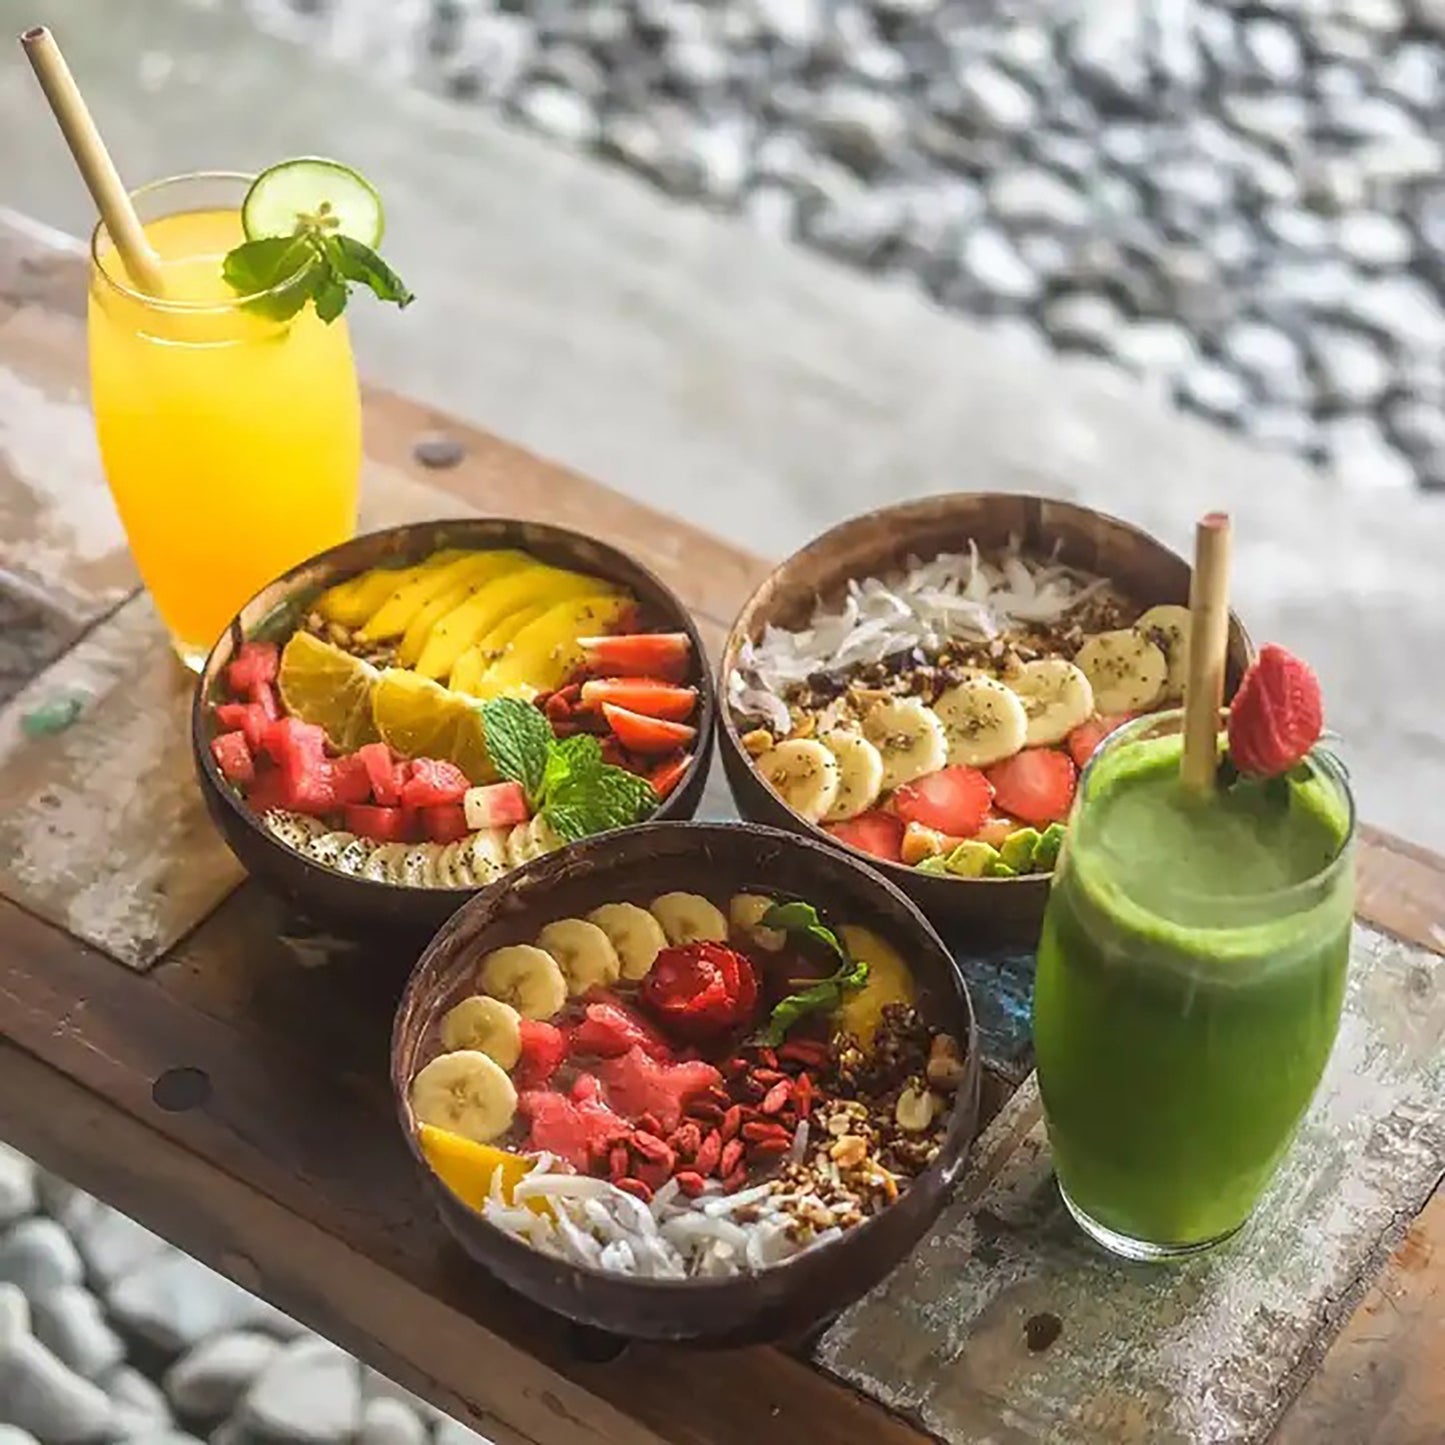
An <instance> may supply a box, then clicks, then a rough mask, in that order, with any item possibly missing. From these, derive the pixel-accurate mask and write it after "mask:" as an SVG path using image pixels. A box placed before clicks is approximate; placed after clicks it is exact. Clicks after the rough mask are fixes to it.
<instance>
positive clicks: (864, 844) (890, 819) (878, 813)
mask: <svg viewBox="0 0 1445 1445" xmlns="http://www.w3.org/2000/svg"><path fill="white" fill-rule="evenodd" d="M823 830H824V832H827V833H831V834H832V835H833V837H835V838H836V839H837V840H838V841H839V842H840V843H846V844H848V846H849V847H850V848H857V849H858V851H859V852H860V853H868V854H871V855H872V856H873V857H874V858H886V859H887V860H888V861H889V862H890V863H898V862H901V861H902V858H903V819H902V818H900V817H899V816H898V815H897V814H896V813H885V812H883V810H882V809H881V808H874V809H873V810H872V812H869V813H859V814H858V816H857V817H856V818H849V819H848V821H847V822H846V823H825V824H824V825H823Z"/></svg>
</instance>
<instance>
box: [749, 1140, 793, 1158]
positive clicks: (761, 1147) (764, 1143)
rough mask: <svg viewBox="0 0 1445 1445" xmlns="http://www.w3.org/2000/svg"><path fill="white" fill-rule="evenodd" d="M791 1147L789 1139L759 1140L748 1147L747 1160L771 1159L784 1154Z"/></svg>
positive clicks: (791, 1143)
mask: <svg viewBox="0 0 1445 1445" xmlns="http://www.w3.org/2000/svg"><path fill="white" fill-rule="evenodd" d="M792 1147H793V1141H792V1140H791V1139H759V1140H757V1142H756V1143H753V1144H750V1145H748V1158H749V1159H773V1158H776V1157H777V1156H778V1155H779V1154H786V1153H787V1152H788V1150H789V1149H791V1148H792Z"/></svg>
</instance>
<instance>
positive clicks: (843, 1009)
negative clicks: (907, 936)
mask: <svg viewBox="0 0 1445 1445" xmlns="http://www.w3.org/2000/svg"><path fill="white" fill-rule="evenodd" d="M838 937H839V939H840V940H841V941H842V944H843V947H844V948H845V949H847V950H848V955H849V957H850V958H861V959H862V960H863V961H864V962H865V963H867V965H868V982H867V983H865V984H864V985H863V987H862V988H860V989H856V990H855V991H854V992H852V993H850V994H849V995H848V996H847V997H846V998H845V999H844V1000H843V1003H842V1004H841V1005H840V1006H839V1008H838V1010H837V1012H836V1013H835V1014H834V1015H833V1022H834V1024H835V1025H836V1026H837V1027H838V1028H840V1029H842V1030H843V1031H844V1032H846V1033H850V1034H852V1035H853V1037H854V1038H856V1039H857V1040H858V1042H859V1043H860V1044H862V1045H863V1047H864V1048H865V1049H866V1048H868V1047H870V1046H871V1045H872V1043H873V1036H874V1035H875V1034H876V1033H877V1032H878V1025H879V1024H880V1023H881V1022H882V1021H883V1010H884V1009H885V1008H887V1007H888V1005H889V1004H895V1003H901V1004H912V1003H913V1002H914V1001H915V1000H916V999H917V997H918V990H917V988H916V986H915V985H914V982H913V973H912V970H911V969H910V968H909V967H908V965H907V964H906V963H904V961H903V959H902V957H901V955H900V954H899V953H898V951H897V950H896V949H895V948H893V946H892V945H891V944H888V943H885V942H884V941H883V940H882V939H881V938H879V937H878V935H877V934H876V933H874V932H873V931H872V930H871V929H868V928H861V927H859V925H858V924H856V923H845V924H844V925H843V926H842V927H841V928H840V929H839V930H838Z"/></svg>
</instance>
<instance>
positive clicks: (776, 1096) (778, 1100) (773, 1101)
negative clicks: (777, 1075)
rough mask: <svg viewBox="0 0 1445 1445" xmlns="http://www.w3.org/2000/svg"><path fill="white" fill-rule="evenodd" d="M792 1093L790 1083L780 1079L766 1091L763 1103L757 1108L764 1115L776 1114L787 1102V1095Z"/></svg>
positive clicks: (787, 1080)
mask: <svg viewBox="0 0 1445 1445" xmlns="http://www.w3.org/2000/svg"><path fill="white" fill-rule="evenodd" d="M792 1092H793V1085H792V1081H791V1080H789V1079H781V1080H779V1081H778V1082H777V1083H776V1084H774V1085H773V1087H772V1088H771V1089H769V1090H768V1092H767V1095H766V1096H765V1097H764V1099H763V1102H762V1103H761V1104H759V1105H758V1108H759V1109H760V1110H761V1111H762V1112H763V1113H764V1114H776V1113H777V1112H778V1111H779V1110H780V1109H782V1108H783V1107H784V1105H786V1104H787V1102H788V1095H789V1094H791V1093H792Z"/></svg>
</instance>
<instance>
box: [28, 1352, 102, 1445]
mask: <svg viewBox="0 0 1445 1445" xmlns="http://www.w3.org/2000/svg"><path fill="white" fill-rule="evenodd" d="M0 1424H5V1425H18V1426H19V1427H20V1428H21V1429H22V1430H28V1431H29V1432H30V1433H31V1434H32V1435H35V1436H38V1437H39V1438H40V1439H41V1440H43V1441H45V1445H87V1442H89V1441H93V1440H101V1439H105V1438H107V1437H108V1436H109V1435H110V1434H111V1433H112V1430H113V1429H114V1424H115V1415H114V1411H113V1409H112V1406H111V1402H110V1398H109V1396H107V1395H106V1394H105V1392H104V1391H102V1390H101V1388H100V1387H99V1386H98V1385H95V1384H92V1383H91V1381H89V1380H86V1379H83V1378H82V1377H81V1376H79V1375H77V1374H76V1373H75V1371H74V1370H71V1369H68V1368H67V1367H66V1366H65V1365H64V1364H62V1363H61V1361H60V1360H58V1359H56V1357H55V1356H54V1355H53V1354H52V1353H51V1352H50V1351H49V1350H48V1349H46V1348H45V1346H44V1345H42V1344H41V1343H40V1341H39V1340H37V1339H35V1338H33V1337H32V1336H25V1337H22V1338H20V1339H14V1340H11V1341H10V1342H9V1345H8V1347H6V1348H4V1349H0Z"/></svg>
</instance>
